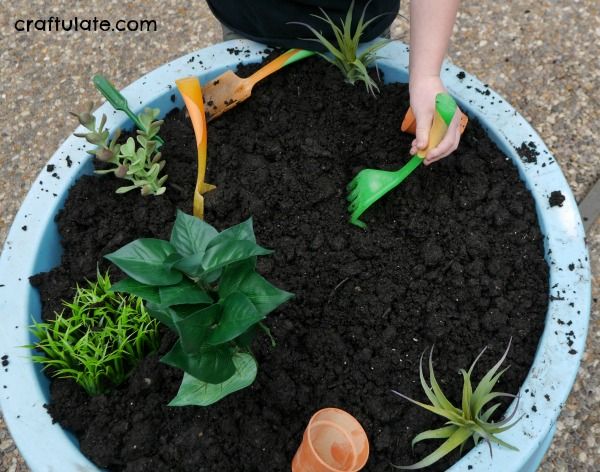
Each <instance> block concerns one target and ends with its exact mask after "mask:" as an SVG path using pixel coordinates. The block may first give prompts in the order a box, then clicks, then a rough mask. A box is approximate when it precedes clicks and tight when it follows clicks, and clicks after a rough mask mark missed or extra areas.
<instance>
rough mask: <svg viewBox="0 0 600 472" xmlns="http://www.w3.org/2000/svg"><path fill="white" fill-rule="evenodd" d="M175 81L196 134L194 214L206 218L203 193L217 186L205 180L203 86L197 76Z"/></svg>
mask: <svg viewBox="0 0 600 472" xmlns="http://www.w3.org/2000/svg"><path fill="white" fill-rule="evenodd" d="M175 83H176V84H177V88H178V89H179V92H180V93H181V96H182V97H183V101H184V102H185V106H186V108H187V111H188V113H189V115H190V119H191V120H192V126H193V127H194V134H195V135H196V146H197V147H198V178H197V180H196V189H195V190H194V216H197V217H198V218H200V219H204V197H203V195H204V194H205V193H206V192H209V191H211V190H214V189H215V188H216V187H215V186H214V185H211V184H208V183H206V182H204V177H205V176H206V117H205V115H204V102H203V101H202V88H201V87H200V82H199V81H198V79H197V78H196V77H186V78H185V79H179V80H176V81H175Z"/></svg>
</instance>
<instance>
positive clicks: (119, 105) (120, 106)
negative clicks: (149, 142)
mask: <svg viewBox="0 0 600 472" xmlns="http://www.w3.org/2000/svg"><path fill="white" fill-rule="evenodd" d="M93 81H94V85H95V87H96V89H98V91H99V92H100V93H101V94H102V96H103V97H104V98H106V101H107V102H108V103H110V104H111V105H112V107H113V108H114V109H115V110H120V111H122V112H124V113H125V114H126V115H127V116H128V117H129V119H130V120H131V121H133V122H134V123H135V125H136V126H137V127H138V128H139V129H141V130H142V131H144V132H147V131H148V130H147V129H146V127H145V126H144V125H143V124H142V122H141V121H140V119H139V118H138V116H137V115H136V114H135V113H133V112H132V111H131V108H129V105H128V104H127V100H126V99H125V97H124V96H123V95H121V92H119V91H118V90H117V89H116V88H115V86H114V85H113V84H111V83H110V82H109V80H108V79H107V78H106V77H104V76H102V75H99V74H98V75H95V76H94V79H93ZM154 140H155V141H157V142H159V143H160V144H165V142H164V140H163V139H162V138H161V137H160V136H158V135H157V136H155V137H154Z"/></svg>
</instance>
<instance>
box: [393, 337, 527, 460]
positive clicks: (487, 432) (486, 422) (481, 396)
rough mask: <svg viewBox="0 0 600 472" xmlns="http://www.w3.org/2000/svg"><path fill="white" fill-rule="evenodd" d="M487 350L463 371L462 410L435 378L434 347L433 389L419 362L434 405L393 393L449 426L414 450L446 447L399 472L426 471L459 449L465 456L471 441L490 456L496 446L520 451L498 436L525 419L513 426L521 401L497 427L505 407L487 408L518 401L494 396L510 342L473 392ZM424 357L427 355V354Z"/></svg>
mask: <svg viewBox="0 0 600 472" xmlns="http://www.w3.org/2000/svg"><path fill="white" fill-rule="evenodd" d="M486 349H487V347H485V348H483V350H482V351H481V352H480V353H479V355H478V356H477V358H476V359H475V361H474V362H473V364H471V367H470V368H469V370H468V371H465V370H464V369H461V370H460V373H461V374H462V378H463V389H462V405H461V408H457V407H455V406H454V405H452V403H450V401H449V400H448V399H447V398H446V396H445V395H444V393H443V392H442V389H441V388H440V386H439V384H438V382H437V380H436V378H435V374H434V372H433V360H432V357H433V347H432V348H431V351H430V353H429V383H430V384H431V385H427V381H426V380H425V376H424V375H423V355H421V360H420V362H419V376H420V379H421V386H422V387H423V390H424V391H425V395H427V398H428V399H429V401H430V402H431V404H430V405H429V404H426V403H421V402H418V401H416V400H413V399H412V398H409V397H407V396H406V395H403V394H402V393H399V392H396V391H395V390H392V392H393V393H395V394H396V395H399V396H400V397H402V398H404V399H406V400H408V401H410V402H412V403H414V404H415V405H418V406H420V407H421V408H424V409H426V410H428V411H431V412H432V413H435V414H436V415H439V416H441V417H443V418H446V419H447V420H448V421H447V422H446V426H444V427H442V428H438V429H433V430H428V431H424V432H422V433H420V434H417V435H416V436H415V437H414V439H413V440H412V446H413V447H414V445H415V444H417V443H418V442H420V441H424V440H427V439H445V441H444V443H442V445H441V446H439V447H438V448H437V449H436V450H435V451H433V452H432V453H431V454H429V455H428V456H427V457H425V458H424V459H422V460H420V461H419V462H417V463H415V464H413V465H409V466H397V465H394V467H396V468H397V469H407V470H412V469H422V468H423V467H428V466H430V465H431V464H433V463H435V462H437V461H438V460H440V459H441V458H442V457H444V456H445V455H447V454H448V453H450V452H451V451H453V450H454V449H456V448H457V447H459V446H460V451H461V453H462V450H463V447H464V446H465V444H466V442H467V440H468V439H469V438H473V442H474V443H475V445H477V444H479V441H481V440H484V441H485V442H486V443H487V444H488V446H489V448H490V455H491V454H492V443H495V444H498V445H500V446H504V447H507V448H509V449H512V450H514V451H517V450H518V449H517V448H516V447H514V446H512V445H510V444H508V443H506V442H505V441H502V440H501V439H500V438H498V437H497V436H496V434H499V433H502V432H503V431H506V430H508V429H510V428H512V427H513V426H514V425H515V424H516V423H517V422H518V421H519V420H520V419H521V418H518V419H517V420H516V421H514V422H512V423H511V421H512V419H513V417H514V415H515V413H516V412H517V408H518V400H517V406H516V407H515V410H514V411H513V412H512V414H511V415H510V416H508V417H506V418H505V419H503V420H502V421H499V422H497V423H494V422H492V421H490V418H491V416H492V415H493V414H494V412H495V411H496V410H497V409H498V408H499V407H500V405H501V403H494V404H493V405H492V406H489V407H486V405H488V404H489V403H490V402H491V401H492V400H494V399H496V398H500V397H511V398H515V395H511V394H508V393H500V392H492V389H493V388H494V386H495V385H496V383H497V382H498V380H499V379H500V377H501V376H502V374H503V373H504V372H506V370H507V369H508V367H505V368H504V369H502V370H500V371H498V369H500V366H501V365H502V363H503V362H504V360H505V359H506V355H507V354H508V350H509V349H510V341H509V342H508V347H507V348H506V351H505V352H504V355H503V356H502V357H501V359H500V360H499V361H498V362H497V363H496V365H494V366H493V367H492V368H491V369H490V370H489V371H488V372H487V373H486V374H485V375H484V376H483V378H482V379H481V381H480V382H479V384H478V385H477V387H476V388H475V391H473V387H472V382H471V375H472V374H473V368H474V367H475V364H476V363H477V361H478V360H479V358H480V357H481V355H482V354H483V353H484V352H485V350H486ZM423 354H424V353H423Z"/></svg>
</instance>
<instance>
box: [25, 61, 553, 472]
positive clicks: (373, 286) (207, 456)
mask: <svg viewBox="0 0 600 472" xmlns="http://www.w3.org/2000/svg"><path fill="white" fill-rule="evenodd" d="M407 106H408V91H407V87H406V85H401V84H394V85H387V86H383V87H381V94H380V95H379V96H378V97H377V98H376V99H373V98H372V97H370V96H369V95H368V94H367V93H366V92H365V90H364V87H362V86H360V85H357V86H351V85H348V84H346V83H345V82H344V81H343V80H342V79H341V77H340V75H339V73H338V71H337V70H335V69H333V68H332V67H331V66H329V65H328V64H326V63H325V62H324V61H321V60H318V59H315V58H312V59H308V60H306V61H304V62H303V63H298V64H295V65H293V66H291V67H288V68H286V69H285V70H282V71H281V72H279V73H278V74H277V75H276V76H274V77H271V78H269V79H267V80H265V81H263V82H262V83H260V84H259V85H258V86H256V87H255V88H254V91H253V94H252V98H251V99H250V100H248V101H247V102H245V103H243V104H241V105H239V106H238V107H237V108H235V109H233V110H232V111H230V112H228V113H227V114H226V115H225V116H223V117H221V118H220V119H217V120H215V121H214V122H212V123H211V124H210V125H209V128H208V133H209V140H208V141H209V164H208V178H207V180H208V181H209V182H211V183H214V184H216V185H217V190H215V191H213V192H211V193H209V194H207V195H206V208H207V214H206V219H207V221H209V222H210V223H211V224H213V225H215V226H216V227H217V228H219V229H224V228H225V227H228V226H230V225H233V224H236V223H238V222H240V221H242V220H244V219H246V218H248V217H249V216H253V218H254V224H255V229H256V234H257V238H258V241H259V242H260V243H261V244H262V245H264V246H266V247H269V248H273V249H274V250H275V253H274V254H273V255H272V256H269V257H263V258H261V259H260V263H259V271H260V272H261V273H262V274H263V275H264V276H265V277H266V278H267V279H268V280H270V281H272V282H273V283H275V284H277V285H278V286H280V287H282V288H284V289H286V290H289V291H291V292H294V293H295V294H296V297H295V298H294V299H293V300H292V301H290V302H289V303H287V304H286V305H284V306H282V307H281V308H280V309H279V310H278V311H277V312H275V313H273V314H272V315H270V316H269V318H268V320H267V321H268V325H269V326H270V328H271V330H272V333H273V335H274V336H275V338H276V339H277V346H276V347H275V348H273V347H271V345H270V343H269V341H268V339H266V338H261V339H258V340H257V341H256V342H255V346H254V349H255V354H256V357H257V359H258V363H259V373H258V377H257V379H256V381H255V382H254V384H253V385H252V386H251V387H250V388H247V389H245V390H243V391H240V392H237V393H235V394H233V395H230V396H229V397H227V398H225V399H224V400H222V401H221V402H219V403H217V404H215V405H213V406H211V407H208V408H201V407H185V408H172V407H168V406H166V405H167V403H168V402H169V400H170V399H171V398H172V397H173V396H174V395H175V394H176V392H177V389H178V386H179V383H180V380H181V377H182V373H181V371H178V370H176V369H174V368H171V367H169V366H166V365H163V364H161V363H159V357H160V355H161V354H163V353H165V352H166V351H167V350H168V349H169V347H170V345H171V343H172V342H173V340H174V339H173V336H172V335H171V334H170V333H167V332H165V335H164V336H163V341H162V346H161V348H160V352H159V353H158V354H153V355H150V356H148V357H147V358H146V359H145V360H144V361H143V362H142V363H141V364H140V365H139V367H138V368H137V370H136V371H135V372H134V373H133V374H132V375H131V377H130V378H129V379H128V381H126V382H125V383H124V384H123V385H122V386H121V387H120V388H118V389H117V390H115V391H113V392H112V393H110V394H107V395H100V396H97V397H94V398H89V397H87V395H86V394H85V393H84V391H83V390H82V389H81V388H79V387H77V386H76V385H75V384H74V383H73V382H71V381H66V380H53V381H52V386H51V401H50V403H49V405H48V410H49V412H50V414H51V415H52V417H53V418H54V419H55V420H56V421H58V422H59V423H60V424H61V425H62V426H63V427H65V428H67V429H69V430H71V431H73V432H74V433H75V435H76V436H77V438H78V439H79V441H80V444H81V449H82V451H83V452H84V453H85V454H86V455H87V456H88V457H90V458H91V459H92V460H93V461H94V462H96V463H97V464H98V465H99V466H101V467H105V468H107V469H109V470H112V471H175V470H177V471H179V470H181V471H194V472H198V471H206V472H215V471H226V472H234V471H235V472H240V471H288V470H290V463H291V459H292V457H293V455H294V453H295V451H296V449H297V447H298V445H299V444H300V441H301V438H302V432H303V430H304V428H305V426H306V424H307V422H308V420H309V418H310V417H311V415H312V414H313V413H314V412H315V411H317V410H318V409H320V408H323V407H329V406H336V407H339V408H343V409H345V410H347V411H349V412H350V413H351V414H353V415H354V416H356V418H358V420H359V421H360V422H361V423H362V425H363V426H364V428H365V430H366V431H367V434H368V436H369V440H370V444H371V455H370V459H369V462H368V464H367V466H366V468H365V470H366V471H387V470H391V467H390V462H392V463H395V464H403V465H407V464H410V463H413V462H415V461H416V460H418V459H420V458H422V457H424V456H425V455H426V454H427V453H428V452H430V451H432V450H433V449H434V448H435V447H437V445H439V442H437V441H434V442H431V443H430V444H429V445H419V446H417V447H416V448H415V451H414V453H413V451H412V450H411V446H410V441H411V439H412V438H413V437H414V436H415V435H416V434H417V433H419V432H421V431H423V430H426V429H431V428H435V427H440V426H442V425H443V423H444V421H443V420H442V419H441V418H439V417H436V416H434V415H433V414H431V413H428V412H426V411H424V410H422V409H420V408H418V407H417V406H414V405H412V404H409V403H408V402H406V401H404V400H402V399H401V398H399V397H397V396H395V395H393V394H392V393H391V389H396V390H399V391H401V392H403V393H405V394H407V395H409V396H412V397H414V398H416V399H419V400H424V399H425V396H424V394H423V392H422V390H421V387H420V385H419V381H418V378H419V377H418V366H419V357H420V355H421V353H422V352H423V351H424V350H426V349H428V348H430V347H431V346H432V345H433V344H434V343H435V351H434V366H435V370H436V374H437V376H438V379H439V380H440V383H441V385H442V387H443V389H444V390H445V391H447V394H448V395H449V396H450V397H451V398H452V399H454V400H455V401H457V400H458V399H459V398H460V388H461V386H462V381H461V377H460V375H459V374H458V369H459V368H462V367H468V366H469V365H470V363H471V362H472V361H473V359H474V358H475V356H476V355H477V354H478V353H479V351H480V350H481V349H482V348H483V347H484V346H486V345H487V346H489V349H488V351H487V352H486V354H485V355H484V356H483V358H482V361H481V363H480V368H479V369H477V370H476V379H479V378H480V376H481V374H482V372H483V371H484V369H488V368H489V367H490V366H491V365H492V364H493V363H494V362H495V361H496V360H497V359H498V358H499V357H500V356H501V354H502V352H503V351H504V349H505V348H506V346H507V344H508V342H509V339H510V338H511V337H512V346H511V350H510V354H509V357H508V362H507V364H510V365H511V367H510V369H509V370H508V371H507V372H506V374H505V375H504V377H503V379H502V381H501V382H500V384H499V386H498V389H499V390H501V391H506V392H510V393H517V392H518V390H519V386H520V385H521V383H522V382H523V380H524V378H525V376H526V374H527V372H528V370H529V367H530V365H531V362H532V360H533V357H534V353H535V350H536V347H537V344H538V340H539V337H540V334H541V332H542V329H543V325H544V318H545V313H546V309H547V303H548V268H547V264H546V262H545V261H544V257H543V244H542V242H543V236H542V234H541V233H540V230H539V226H538V223H537V219H536V214H535V209H534V204H533V200H532V197H531V195H530V194H529V192H528V191H527V190H526V188H525V186H524V185H523V184H522V182H521V181H520V180H519V177H518V173H517V170H516V169H515V167H513V165H512V163H511V161H510V160H509V159H507V158H506V157H505V156H504V155H503V154H502V153H501V152H500V151H499V150H498V149H497V148H496V146H495V145H494V144H492V143H491V141H490V140H489V139H488V138H487V136H486V135H485V133H484V132H483V131H482V129H481V128H480V127H479V126H478V125H477V123H475V122H473V121H472V122H471V123H470V125H469V127H468V128H467V131H466V133H465V135H464V137H463V139H462V142H461V145H460V147H459V149H458V150H457V151H456V152H455V153H454V155H452V156H450V157H448V158H446V159H444V160H442V161H441V162H439V163H436V164H434V165H432V166H430V167H425V166H421V167H419V168H418V169H417V170H416V171H415V172H414V173H413V174H412V175H411V176H410V177H409V178H408V179H407V180H406V181H405V182H404V183H403V184H402V185H400V186H399V187H398V188H397V189H396V190H394V191H393V192H391V193H390V194H389V195H388V196H387V197H386V198H384V199H383V200H381V201H380V202H379V203H378V204H376V205H375V206H374V207H372V209H371V210H370V211H369V212H368V213H367V214H366V215H365V218H364V219H365V221H366V222H367V223H368V225H369V228H368V230H367V231H363V230H361V229H359V228H357V227H355V226H352V225H350V224H349V223H348V213H347V210H346V206H347V202H346V200H345V196H346V191H345V186H346V184H347V183H348V182H349V181H350V180H351V178H352V177H353V176H354V175H355V174H356V172H358V170H360V169H361V168H363V167H375V168H385V169H396V168H398V167H399V166H400V165H402V164H403V163H405V162H406V161H407V159H408V156H407V150H408V149H409V147H410V141H411V139H412V138H411V137H410V136H408V135H404V134H402V133H401V132H400V131H399V128H400V122H401V119H402V116H403V112H404V111H405V110H406V108H407ZM160 134H161V136H162V137H163V138H164V139H165V141H166V144H165V146H164V149H163V153H164V155H165V157H166V159H167V167H166V169H167V173H168V174H169V180H168V190H167V194H166V196H164V197H158V198H153V197H146V198H143V197H141V196H140V195H139V194H137V193H128V194H125V195H117V194H115V193H114V190H115V189H116V188H117V186H119V184H120V182H118V181H117V180H116V179H114V178H112V177H102V178H100V177H95V176H88V177H83V178H81V179H80V180H79V181H78V183H77V184H76V185H75V186H74V187H73V188H72V189H71V191H70V194H69V197H68V200H67V202H66V205H65V208H64V210H63V211H61V213H60V214H59V216H58V225H59V229H60V233H61V235H62V237H63V245H64V255H63V257H62V262H61V265H60V266H59V267H57V268H56V269H54V270H53V271H51V272H50V273H47V274H41V275H39V276H36V277H34V278H33V283H34V284H35V285H37V286H38V287H39V289H40V293H41V297H42V301H43V316H44V318H46V319H48V318H50V317H52V316H53V315H52V313H53V312H54V310H56V309H59V308H60V300H61V299H63V298H68V297H70V296H71V295H72V289H71V287H73V286H74V284H75V282H79V283H81V282H83V281H84V279H85V278H86V277H87V278H93V277H94V275H95V271H96V264H100V267H101V269H103V270H104V269H106V268H107V267H108V264H107V263H106V261H105V260H103V259H102V256H103V255H104V254H106V253H107V252H111V251H114V250H116V249H118V248H119V247H121V246H122V245H124V244H126V243H127V242H129V241H131V240H133V239H135V238H139V237H156V238H163V239H167V238H168V236H169V232H170V228H171V224H172V222H173V220H174V217H175V211H176V208H181V209H182V210H184V211H186V212H188V213H189V212H191V203H192V195H193V188H194V181H195V173H196V168H195V162H196V156H195V141H194V134H193V130H192V127H191V125H190V123H189V121H188V120H187V119H186V118H185V116H184V114H183V113H182V112H180V111H178V110H175V111H173V112H172V113H171V114H169V116H168V117H167V119H166V122H165V124H164V126H163V127H162V129H161V132H160ZM112 273H113V279H117V278H118V275H119V273H118V272H117V271H116V270H115V269H114V268H113V272H112ZM539 393H540V395H543V393H544V392H539ZM517 446H518V445H517ZM458 458H459V455H458V452H455V453H453V454H452V455H451V456H450V457H449V458H447V459H445V460H443V461H441V462H440V463H439V464H438V465H436V466H435V467H433V468H431V469H430V470H443V469H445V468H446V467H447V466H449V465H450V464H451V463H453V462H454V461H456V460H457V459H458Z"/></svg>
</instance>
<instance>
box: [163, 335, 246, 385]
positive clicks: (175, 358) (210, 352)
mask: <svg viewBox="0 0 600 472" xmlns="http://www.w3.org/2000/svg"><path fill="white" fill-rule="evenodd" d="M232 357H233V353H232V351H231V349H230V348H229V347H228V346H209V347H205V348H203V349H202V350H201V352H200V353H198V354H187V353H186V352H185V351H184V350H183V347H182V346H181V342H180V341H177V342H176V343H175V345H174V346H173V348H172V349H171V350H170V351H169V352H168V353H167V354H166V355H165V356H163V357H162V358H161V360H160V361H161V362H163V363H165V364H167V365H170V366H173V367H177V368H179V369H182V370H183V371H184V372H187V373H188V374H190V375H191V376H192V377H196V378H197V379H198V380H202V381H203V382H208V383H212V384H219V383H222V382H225V380H227V379H228V378H229V377H231V376H232V375H233V374H234V373H235V365H234V364H233V359H232Z"/></svg>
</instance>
